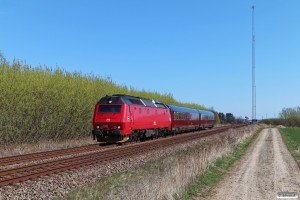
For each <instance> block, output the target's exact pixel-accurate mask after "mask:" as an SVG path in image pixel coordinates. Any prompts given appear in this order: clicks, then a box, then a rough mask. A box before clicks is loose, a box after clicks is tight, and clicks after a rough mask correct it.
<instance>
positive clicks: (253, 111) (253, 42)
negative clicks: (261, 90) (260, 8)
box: [251, 5, 256, 122]
mask: <svg viewBox="0 0 300 200" xmlns="http://www.w3.org/2000/svg"><path fill="white" fill-rule="evenodd" d="M251 8H252V122H254V121H256V85H255V32H254V30H255V29H254V8H255V7H254V5H253V6H252V7H251Z"/></svg>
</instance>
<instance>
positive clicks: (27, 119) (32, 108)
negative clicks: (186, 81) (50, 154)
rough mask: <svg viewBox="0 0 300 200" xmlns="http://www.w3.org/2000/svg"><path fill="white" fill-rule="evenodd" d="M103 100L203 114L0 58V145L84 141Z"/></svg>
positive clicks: (154, 95)
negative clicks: (129, 98)
mask: <svg viewBox="0 0 300 200" xmlns="http://www.w3.org/2000/svg"><path fill="white" fill-rule="evenodd" d="M106 94H108V95H111V94H128V95H133V96H141V97H146V98H150V99H159V100H161V101H162V102H164V103H166V104H174V105H178V106H186V107H192V108H197V109H204V108H203V107H202V106H200V105H197V104H191V103H181V102H178V101H176V100H175V99H174V98H173V95H172V94H170V93H169V94H159V93H158V92H148V91H145V90H142V91H138V90H136V89H134V88H132V87H131V88H130V89H129V88H128V87H127V86H120V85H117V84H116V83H114V82H113V81H112V80H111V79H110V78H102V77H96V76H92V75H82V74H81V73H77V72H75V73H69V72H66V71H64V70H62V69H59V68H56V69H52V68H48V67H34V68H33V67H31V66H29V65H26V64H24V63H22V62H20V61H17V60H14V61H13V63H12V64H10V63H8V62H7V60H6V59H5V58H4V57H3V56H2V54H0V144H1V145H6V144H12V143H22V142H28V143H31V142H37V141H40V140H62V139H69V138H80V137H82V136H87V135H89V133H90V131H91V129H92V123H91V122H92V117H93V111H94V106H95V103H96V102H97V101H98V100H99V98H100V97H102V96H105V95H106Z"/></svg>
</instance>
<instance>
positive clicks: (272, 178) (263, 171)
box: [207, 129, 300, 200]
mask: <svg viewBox="0 0 300 200" xmlns="http://www.w3.org/2000/svg"><path fill="white" fill-rule="evenodd" d="M283 191H284V192H286V191H288V192H297V193H298V194H300V169H299V167H298V165H297V163H296V162H295V161H294V159H293V158H292V156H291V155H290V153H289V151H288V150H287V148H286V146H285V145H284V143H283V141H282V139H281V136H280V133H279V131H278V130H277V129H264V130H263V131H262V132H261V134H260V135H259V137H258V138H257V140H256V141H255V143H254V144H253V145H252V146H251V148H250V149H249V150H248V151H247V153H246V155H244V156H243V158H242V159H241V160H240V161H239V162H238V163H236V164H235V166H234V167H233V168H232V169H231V171H230V173H229V174H227V175H226V176H225V178H224V179H223V180H222V181H221V183H220V184H218V185H217V187H216V188H215V190H214V192H213V194H212V196H211V197H208V198H207V199H222V200H225V199H230V200H231V199H232V200H233V199H234V200H236V199H264V200H267V199H272V200H274V199H277V197H276V196H277V193H278V192H283ZM299 199H300V198H299Z"/></svg>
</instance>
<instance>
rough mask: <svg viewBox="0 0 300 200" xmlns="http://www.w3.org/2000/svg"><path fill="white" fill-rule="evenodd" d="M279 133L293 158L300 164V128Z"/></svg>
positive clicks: (284, 129) (285, 129)
mask: <svg viewBox="0 0 300 200" xmlns="http://www.w3.org/2000/svg"><path fill="white" fill-rule="evenodd" d="M279 131H280V133H281V137H282V139H283V141H284V143H285V144H286V146H287V148H288V149H289V151H290V152H291V154H292V156H293V157H294V158H295V159H296V160H297V162H298V163H300V128H281V129H279Z"/></svg>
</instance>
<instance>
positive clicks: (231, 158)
mask: <svg viewBox="0 0 300 200" xmlns="http://www.w3.org/2000/svg"><path fill="white" fill-rule="evenodd" d="M260 131H261V129H259V130H258V131H256V132H255V134H253V135H252V136H250V137H249V138H247V139H246V140H245V141H244V142H243V143H241V144H238V145H237V146H236V147H235V148H234V150H233V152H232V153H231V154H229V155H227V156H223V157H221V158H219V159H217V160H216V161H215V162H214V164H213V165H211V166H210V167H209V168H208V169H207V171H206V172H205V173H204V174H202V175H200V176H198V177H196V179H195V181H194V182H193V183H192V184H190V185H189V186H187V188H186V190H185V192H183V193H182V194H181V195H176V196H174V198H175V199H181V200H187V199H192V197H193V196H202V197H205V196H208V195H209V194H210V191H211V188H212V187H213V186H214V185H216V184H217V183H218V182H219V181H220V180H221V179H222V178H223V176H224V175H225V174H226V173H227V171H228V170H229V169H230V167H231V166H233V164H234V163H235V162H236V161H237V160H238V159H240V158H241V156H242V155H243V154H244V153H245V152H246V150H247V149H248V147H249V146H250V144H251V143H252V142H253V141H254V140H255V139H256V138H257V136H258V133H259V132H260Z"/></svg>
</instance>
